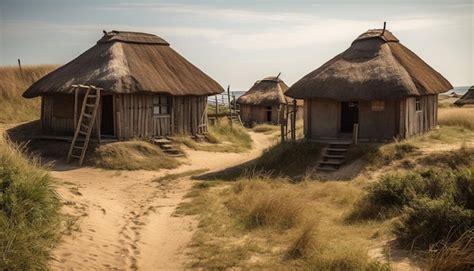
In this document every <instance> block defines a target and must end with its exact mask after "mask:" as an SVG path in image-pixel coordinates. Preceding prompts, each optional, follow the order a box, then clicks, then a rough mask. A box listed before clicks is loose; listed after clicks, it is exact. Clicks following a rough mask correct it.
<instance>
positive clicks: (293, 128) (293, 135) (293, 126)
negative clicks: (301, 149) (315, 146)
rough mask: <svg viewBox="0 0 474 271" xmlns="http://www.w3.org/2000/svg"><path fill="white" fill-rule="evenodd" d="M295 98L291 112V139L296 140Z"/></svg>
mask: <svg viewBox="0 0 474 271" xmlns="http://www.w3.org/2000/svg"><path fill="white" fill-rule="evenodd" d="M297 110H298V109H297V106H296V100H293V114H292V115H291V140H293V141H295V140H296V111H297Z"/></svg>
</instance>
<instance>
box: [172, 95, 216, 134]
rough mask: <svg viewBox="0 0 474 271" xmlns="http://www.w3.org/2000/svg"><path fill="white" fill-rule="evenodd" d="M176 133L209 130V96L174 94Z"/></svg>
mask: <svg viewBox="0 0 474 271" xmlns="http://www.w3.org/2000/svg"><path fill="white" fill-rule="evenodd" d="M172 104H173V106H174V108H173V109H172V110H173V127H172V130H171V131H172V133H174V134H192V135H194V134H198V133H206V132H207V96H174V97H173V102H172Z"/></svg>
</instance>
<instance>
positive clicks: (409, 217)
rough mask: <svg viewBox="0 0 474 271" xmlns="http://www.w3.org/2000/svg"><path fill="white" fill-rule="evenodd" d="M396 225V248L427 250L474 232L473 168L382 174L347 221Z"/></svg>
mask: <svg viewBox="0 0 474 271" xmlns="http://www.w3.org/2000/svg"><path fill="white" fill-rule="evenodd" d="M398 215H401V216H400V219H399V220H398V221H397V222H396V224H394V227H395V228H394V233H395V234H396V236H397V237H398V239H397V240H398V242H399V243H400V244H402V245H403V246H405V247H407V248H413V247H416V248H422V249H426V248H428V247H430V246H433V245H436V243H437V242H440V241H443V240H445V241H446V240H450V239H452V238H458V237H459V236H460V235H461V234H462V233H464V232H465V231H467V230H469V229H470V228H472V227H474V168H464V169H459V170H449V169H434V168H432V169H427V170H423V171H415V172H409V173H398V174H387V175H384V176H382V177H381V178H380V180H379V181H378V182H376V183H373V184H372V185H370V186H369V187H368V188H367V194H366V195H365V196H364V197H363V198H361V199H360V200H359V202H358V203H357V204H355V206H354V209H353V211H352V212H351V213H350V214H349V216H348V220H349V221H354V220H366V219H386V218H391V217H394V216H398Z"/></svg>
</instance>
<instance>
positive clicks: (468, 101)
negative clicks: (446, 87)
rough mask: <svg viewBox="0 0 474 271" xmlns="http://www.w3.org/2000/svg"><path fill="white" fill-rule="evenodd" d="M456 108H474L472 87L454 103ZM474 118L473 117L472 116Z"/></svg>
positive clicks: (473, 90) (473, 88) (473, 87)
mask: <svg viewBox="0 0 474 271" xmlns="http://www.w3.org/2000/svg"><path fill="white" fill-rule="evenodd" d="M454 104H455V105H456V106H465V105H467V106H474V86H472V87H470V88H469V89H468V90H467V92H466V93H464V95H463V96H462V97H461V98H459V100H457V101H455V102H454ZM473 118H474V116H473Z"/></svg>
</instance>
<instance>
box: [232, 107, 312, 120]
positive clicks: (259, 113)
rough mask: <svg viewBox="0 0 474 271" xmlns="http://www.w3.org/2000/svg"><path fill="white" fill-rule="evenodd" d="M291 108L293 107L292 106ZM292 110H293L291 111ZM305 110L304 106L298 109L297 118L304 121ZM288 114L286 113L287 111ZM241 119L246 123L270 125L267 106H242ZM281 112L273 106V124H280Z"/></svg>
mask: <svg viewBox="0 0 474 271" xmlns="http://www.w3.org/2000/svg"><path fill="white" fill-rule="evenodd" d="M290 107H291V105H290ZM290 110H292V109H290ZM303 110H304V108H303V107H302V106H299V107H298V110H297V114H296V118H297V119H303ZM285 112H286V111H285ZM240 118H241V119H242V121H243V122H244V123H249V124H251V123H257V124H260V123H268V121H267V107H266V106H256V105H247V104H243V105H240ZM279 118H280V111H279V110H278V106H272V119H271V123H273V124H279V123H280V119H279Z"/></svg>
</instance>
